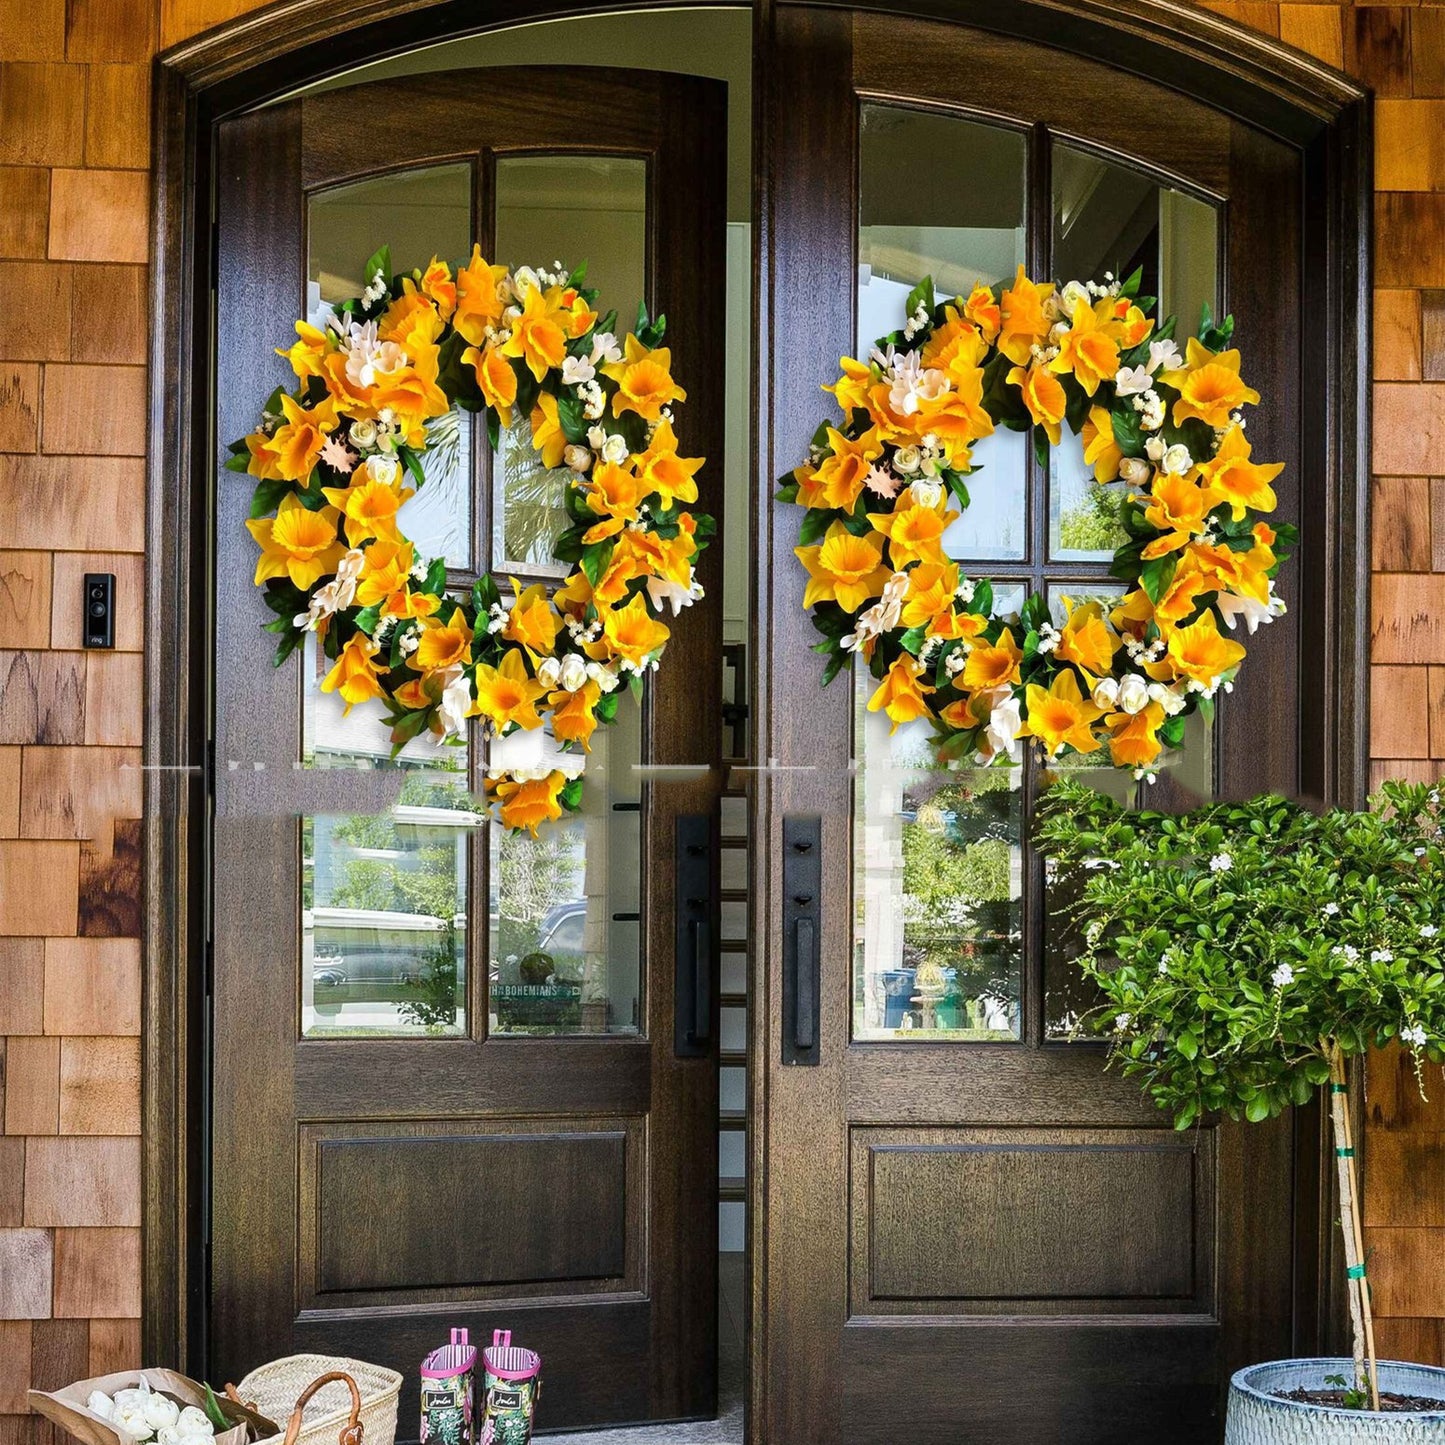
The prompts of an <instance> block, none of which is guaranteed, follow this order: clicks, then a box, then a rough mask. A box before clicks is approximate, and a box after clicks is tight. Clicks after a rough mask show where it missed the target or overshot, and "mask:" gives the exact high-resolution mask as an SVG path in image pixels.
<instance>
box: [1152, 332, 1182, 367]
mask: <svg viewBox="0 0 1445 1445" xmlns="http://www.w3.org/2000/svg"><path fill="white" fill-rule="evenodd" d="M1146 365H1147V366H1148V369H1149V370H1150V371H1151V372H1155V371H1176V370H1178V369H1179V368H1180V367H1182V366H1183V365H1184V358H1183V356H1181V355H1180V352H1179V347H1178V346H1177V345H1175V343H1174V341H1173V340H1172V339H1166V340H1164V341H1151V342H1150V343H1149V360H1148V362H1147V363H1146Z"/></svg>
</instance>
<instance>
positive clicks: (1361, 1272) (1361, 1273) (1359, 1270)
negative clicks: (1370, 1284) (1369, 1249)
mask: <svg viewBox="0 0 1445 1445" xmlns="http://www.w3.org/2000/svg"><path fill="white" fill-rule="evenodd" d="M1364 1277H1365V1266H1364V1265H1362V1264H1352V1265H1351V1266H1350V1267H1349V1268H1348V1269H1347V1270H1346V1271H1345V1278H1346V1279H1364Z"/></svg>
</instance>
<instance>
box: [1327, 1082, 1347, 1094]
mask: <svg viewBox="0 0 1445 1445" xmlns="http://www.w3.org/2000/svg"><path fill="white" fill-rule="evenodd" d="M1349 1092H1350V1086H1349V1085H1348V1084H1335V1083H1332V1084H1331V1085H1330V1093H1332V1094H1348V1093H1349Z"/></svg>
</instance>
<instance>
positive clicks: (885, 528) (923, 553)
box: [868, 492, 959, 572]
mask: <svg viewBox="0 0 1445 1445" xmlns="http://www.w3.org/2000/svg"><path fill="white" fill-rule="evenodd" d="M904 501H905V503H906V504H905V505H900V506H899V508H898V509H897V511H894V512H869V513H868V520H869V521H870V522H872V523H873V526H874V529H875V530H876V531H879V532H882V533H883V535H884V536H885V537H887V538H888V555H889V558H890V559H891V561H892V565H893V569H894V571H898V572H901V571H902V570H903V569H904V568H905V567H907V566H908V564H909V563H910V562H937V563H939V564H940V565H941V564H942V563H944V562H946V561H947V560H948V559H947V558H946V557H945V556H944V555H943V547H942V544H941V542H940V539H941V538H942V536H943V534H944V532H946V531H947V530H948V527H949V524H950V523H952V522H955V521H957V520H958V516H959V514H958V513H957V512H955V511H953V510H952V509H951V508H950V507H949V506H948V494H947V493H946V492H945V493H944V495H943V497H942V499H941V500H940V501H939V503H938V505H937V506H936V507H925V506H923V505H922V503H920V502H914V501H911V500H909V499H908V498H906V497H905V499H904Z"/></svg>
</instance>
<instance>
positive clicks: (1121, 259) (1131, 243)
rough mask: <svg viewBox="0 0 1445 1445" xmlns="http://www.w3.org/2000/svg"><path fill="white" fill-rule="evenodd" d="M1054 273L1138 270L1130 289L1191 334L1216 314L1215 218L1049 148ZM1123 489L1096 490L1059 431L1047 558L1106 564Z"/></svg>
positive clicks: (1077, 446) (1120, 172)
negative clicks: (1204, 314)
mask: <svg viewBox="0 0 1445 1445" xmlns="http://www.w3.org/2000/svg"><path fill="white" fill-rule="evenodd" d="M1052 169H1053V208H1054V215H1053V248H1054V249H1053V272H1054V277H1055V279H1056V280H1057V281H1059V282H1061V283H1062V282H1065V281H1100V282H1102V281H1103V280H1104V278H1105V275H1106V273H1108V274H1111V275H1113V276H1114V277H1116V278H1117V279H1120V280H1122V279H1123V278H1124V277H1126V276H1128V275H1130V274H1131V273H1132V272H1133V271H1134V270H1135V269H1136V268H1138V269H1140V270H1142V272H1143V275H1142V277H1141V280H1140V285H1139V291H1140V294H1141V295H1144V296H1157V297H1158V298H1159V306H1158V310H1157V312H1156V315H1157V316H1158V318H1159V319H1160V320H1161V321H1162V320H1163V319H1165V318H1166V317H1168V316H1170V315H1175V316H1177V317H1178V329H1177V331H1176V338H1177V339H1178V342H1179V345H1180V347H1181V349H1182V347H1183V345H1184V338H1185V337H1186V336H1192V335H1195V334H1197V332H1198V330H1199V318H1200V311H1201V308H1202V307H1203V306H1204V305H1205V304H1206V303H1207V304H1208V305H1209V306H1210V308H1211V309H1212V310H1217V308H1218V304H1219V301H1218V291H1219V212H1218V211H1217V209H1216V208H1215V207H1214V206H1213V205H1211V204H1210V203H1209V202H1207V201H1201V200H1199V199H1197V198H1196V197H1194V196H1190V195H1187V194H1185V193H1184V192H1183V191H1176V190H1171V189H1170V188H1169V187H1167V186H1161V185H1160V184H1159V183H1158V182H1157V181H1155V180H1153V179H1151V178H1150V177H1149V176H1145V175H1140V174H1139V172H1137V171H1132V170H1128V169H1126V168H1125V167H1123V166H1118V165H1113V164H1111V163H1110V162H1108V161H1105V160H1101V159H1099V157H1097V156H1094V155H1090V154H1089V153H1088V152H1086V151H1081V150H1076V149H1074V148H1072V147H1070V146H1066V145H1055V146H1054V147H1053V151H1052ZM1125 490H1126V489H1125V488H1124V487H1123V485H1122V484H1120V483H1109V484H1108V485H1105V486H1101V485H1100V484H1099V483H1098V482H1097V481H1096V480H1095V478H1094V475H1093V469H1092V468H1091V467H1089V466H1087V465H1086V464H1085V462H1084V447H1083V442H1082V440H1081V438H1079V437H1076V436H1074V435H1073V434H1072V433H1071V432H1070V430H1069V429H1068V428H1067V427H1065V428H1064V433H1063V439H1062V441H1061V443H1060V445H1059V446H1058V447H1055V448H1054V449H1053V452H1052V454H1051V456H1050V459H1049V556H1050V558H1052V559H1054V560H1056V561H1108V560H1109V559H1110V558H1111V557H1112V556H1113V555H1114V551H1115V549H1116V548H1117V547H1118V545H1119V543H1120V542H1121V541H1122V540H1124V532H1123V529H1122V527H1120V525H1119V522H1118V508H1119V505H1120V503H1121V501H1122V500H1123V495H1124V492H1125Z"/></svg>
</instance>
